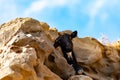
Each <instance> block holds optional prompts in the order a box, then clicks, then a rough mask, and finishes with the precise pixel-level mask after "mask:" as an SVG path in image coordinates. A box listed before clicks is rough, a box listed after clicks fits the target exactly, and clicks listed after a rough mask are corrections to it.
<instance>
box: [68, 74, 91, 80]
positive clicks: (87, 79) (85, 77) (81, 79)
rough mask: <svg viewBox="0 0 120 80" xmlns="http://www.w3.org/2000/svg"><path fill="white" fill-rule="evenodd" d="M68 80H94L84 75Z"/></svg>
mask: <svg viewBox="0 0 120 80" xmlns="http://www.w3.org/2000/svg"><path fill="white" fill-rule="evenodd" d="M68 80H93V79H92V78H90V77H88V76H84V75H76V76H72V77H70V78H69V79H68Z"/></svg>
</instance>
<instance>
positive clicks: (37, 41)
mask: <svg viewBox="0 0 120 80" xmlns="http://www.w3.org/2000/svg"><path fill="white" fill-rule="evenodd" d="M64 33H71V31H69V30H68V31H63V32H58V31H57V29H51V28H50V27H49V25H48V24H46V23H44V22H39V21H37V20H35V19H32V18H17V19H15V20H12V21H10V22H8V23H4V24H2V25H1V26H0V80H120V77H119V75H120V48H118V47H117V48H116V47H114V46H106V45H103V44H101V43H100V42H99V41H97V40H96V39H94V38H90V37H85V38H78V37H77V38H74V39H73V45H74V52H75V56H76V59H77V62H78V64H79V65H80V66H82V67H83V70H84V75H75V71H74V69H73V67H72V66H71V65H69V64H68V63H67V61H66V59H65V58H64V57H63V54H62V52H61V49H60V48H59V47H58V48H56V49H55V48H54V47H53V44H54V41H55V39H56V38H57V37H58V36H59V34H64Z"/></svg>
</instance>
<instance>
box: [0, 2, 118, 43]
mask: <svg viewBox="0 0 120 80" xmlns="http://www.w3.org/2000/svg"><path fill="white" fill-rule="evenodd" d="M16 17H32V18H35V19H37V20H39V21H43V22H47V23H48V24H49V25H50V26H51V27H56V28H57V29H58V30H59V31H63V30H72V31H74V30H77V31H78V34H79V37H86V36H91V37H94V38H97V39H100V38H101V36H104V37H105V38H109V40H110V41H114V40H118V39H120V30H119V29H120V27H119V26H120V0H9V1H8V0H0V24H2V23H4V22H7V21H9V20H11V19H14V18H16Z"/></svg>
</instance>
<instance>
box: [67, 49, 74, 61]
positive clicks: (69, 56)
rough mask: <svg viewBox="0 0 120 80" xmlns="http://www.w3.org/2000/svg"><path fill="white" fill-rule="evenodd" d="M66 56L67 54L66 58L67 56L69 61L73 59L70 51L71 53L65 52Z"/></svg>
mask: <svg viewBox="0 0 120 80" xmlns="http://www.w3.org/2000/svg"><path fill="white" fill-rule="evenodd" d="M66 54H67V56H68V58H69V59H70V58H71V59H72V58H73V57H72V51H71V52H67V53H66Z"/></svg>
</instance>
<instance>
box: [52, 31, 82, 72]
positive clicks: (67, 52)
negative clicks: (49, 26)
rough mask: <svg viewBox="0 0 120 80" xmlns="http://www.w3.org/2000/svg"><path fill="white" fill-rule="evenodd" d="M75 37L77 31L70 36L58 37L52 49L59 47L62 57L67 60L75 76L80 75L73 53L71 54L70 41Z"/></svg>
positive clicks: (71, 45) (71, 46)
mask: <svg viewBox="0 0 120 80" xmlns="http://www.w3.org/2000/svg"><path fill="white" fill-rule="evenodd" d="M76 36H77V31H74V32H72V33H71V34H66V33H65V34H63V35H60V36H59V37H58V38H57V39H56V40H55V43H54V47H55V48H57V47H58V46H60V47H61V50H62V52H63V55H64V57H65V59H66V60H67V62H68V64H70V65H72V66H73V68H74V70H75V71H76V74H81V73H82V71H83V70H82V68H81V67H79V66H78V64H77V61H76V58H75V55H74V52H73V43H72V39H73V38H75V37H76Z"/></svg>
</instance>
